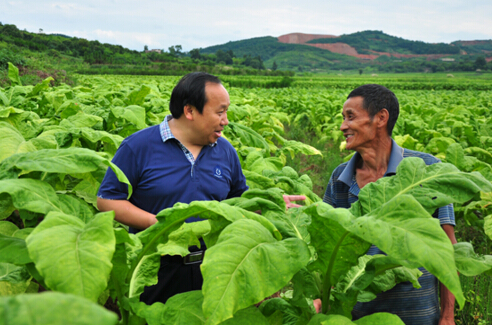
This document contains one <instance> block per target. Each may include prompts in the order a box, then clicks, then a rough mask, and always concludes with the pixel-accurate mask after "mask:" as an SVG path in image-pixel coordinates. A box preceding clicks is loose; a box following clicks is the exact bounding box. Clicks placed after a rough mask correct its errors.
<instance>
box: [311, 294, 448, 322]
mask: <svg viewBox="0 0 492 325" xmlns="http://www.w3.org/2000/svg"><path fill="white" fill-rule="evenodd" d="M313 305H314V309H316V314H319V313H320V312H321V308H322V306H321V299H314V300H313ZM439 325H441V324H439Z"/></svg>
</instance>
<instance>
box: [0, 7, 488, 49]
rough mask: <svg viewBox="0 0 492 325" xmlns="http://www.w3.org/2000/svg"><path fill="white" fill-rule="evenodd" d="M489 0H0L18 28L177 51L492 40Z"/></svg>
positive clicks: (3, 14) (6, 19) (5, 17)
mask: <svg viewBox="0 0 492 325" xmlns="http://www.w3.org/2000/svg"><path fill="white" fill-rule="evenodd" d="M490 17H492V2H491V1H490V0H475V1H464V0H414V1H412V2H408V1H407V2H399V1H394V0H373V1H371V2H368V1H362V0H353V1H351V2H347V3H342V2H340V1H338V0H337V1H336V2H335V1H333V0H325V1H322V0H316V1H304V2H299V1H292V0H286V1H280V0H271V1H264V0H262V1H260V0H252V1H243V2H237V1H230V0H228V1H225V0H209V1H206V2H203V1H201V0H200V1H198V0H189V1H187V2H178V1H169V0H164V1H150V0H141V1H139V2H136V1H130V0H112V1H100V0H98V1H96V0H85V1H81V0H68V1H66V2H63V1H59V0H58V1H49V0H48V1H44V2H39V1H33V0H23V1H9V2H0V21H1V22H2V23H4V24H6V23H8V24H15V25H17V27H18V28H19V29H27V30H29V31H33V32H36V31H38V29H39V28H43V29H44V31H45V33H55V32H57V33H62V34H66V35H71V36H76V37H83V38H87V39H90V40H92V39H97V40H99V41H100V42H103V43H111V44H120V45H123V46H125V47H129V48H132V49H136V50H141V49H143V46H144V45H148V46H149V47H150V48H164V49H167V48H168V47H169V46H171V45H177V44H181V45H182V46H183V49H184V50H191V49H193V48H198V47H207V46H211V45H216V44H222V43H226V42H228V41H235V40H240V39H246V38H252V37H259V36H268V35H269V36H280V35H282V34H287V33H293V32H302V33H315V34H332V35H341V34H349V33H353V32H357V31H363V30H368V29H370V30H382V31H384V32H385V33H387V34H390V35H394V36H399V37H403V38H407V39H411V40H422V41H426V42H451V41H454V40H458V39H460V38H463V37H465V36H466V37H467V39H484V38H488V39H492V19H490Z"/></svg>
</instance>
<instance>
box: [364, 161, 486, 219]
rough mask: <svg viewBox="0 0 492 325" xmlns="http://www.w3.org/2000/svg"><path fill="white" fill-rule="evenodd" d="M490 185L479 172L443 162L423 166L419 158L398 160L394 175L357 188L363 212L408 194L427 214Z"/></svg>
mask: <svg viewBox="0 0 492 325" xmlns="http://www.w3.org/2000/svg"><path fill="white" fill-rule="evenodd" d="M480 191H484V192H490V191H492V184H491V183H490V182H489V181H487V180H486V179H485V178H484V177H483V176H482V175H481V174H479V173H476V172H474V173H464V172H460V171H459V170H458V169H457V168H456V167H455V166H453V165H451V164H446V163H439V164H433V165H430V166H426V165H425V163H424V161H423V160H422V159H420V158H416V157H410V158H405V159H403V160H402V162H401V163H400V165H399V166H398V168H397V171H396V175H394V176H392V177H383V178H380V179H379V180H377V181H376V182H373V183H369V184H367V185H366V186H364V188H363V189H362V190H361V191H360V193H359V202H360V204H361V206H362V209H363V214H367V213H370V212H371V211H373V210H374V209H377V208H378V207H380V206H382V205H383V204H384V203H385V202H388V201H389V200H391V199H392V198H393V197H398V196H400V195H406V194H410V195H412V196H413V197H414V198H415V199H416V200H417V201H418V202H419V203H420V204H421V205H422V206H423V207H424V208H425V209H426V210H427V212H429V213H433V212H434V210H436V209H437V208H439V207H442V206H445V205H447V204H449V203H452V202H457V203H463V202H466V201H468V200H469V199H470V198H472V197H473V196H474V195H475V193H478V192H480Z"/></svg>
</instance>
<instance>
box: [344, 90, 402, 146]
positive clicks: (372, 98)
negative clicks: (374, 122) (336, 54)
mask: <svg viewBox="0 0 492 325" xmlns="http://www.w3.org/2000/svg"><path fill="white" fill-rule="evenodd" d="M359 96H360V97H362V98H363V102H362V108H364V109H365V110H366V111H368V112H369V116H370V117H371V119H372V118H374V116H375V115H376V114H377V113H378V112H379V111H381V110H382V109H383V108H386V110H387V111H388V113H389V119H388V124H387V127H386V130H388V135H390V136H391V134H392V133H393V128H394V127H395V124H396V120H397V119H398V115H399V114H400V104H399V103H398V99H397V98H396V96H395V94H394V93H393V92H392V91H391V90H389V89H388V88H386V87H384V86H381V85H377V84H367V85H362V86H360V87H358V88H356V89H354V90H352V91H351V92H350V94H349V95H348V96H347V99H349V98H352V97H359Z"/></svg>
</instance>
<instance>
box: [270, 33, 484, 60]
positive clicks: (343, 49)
mask: <svg viewBox="0 0 492 325" xmlns="http://www.w3.org/2000/svg"><path fill="white" fill-rule="evenodd" d="M337 37H338V36H336V35H322V34H303V33H291V34H286V35H282V36H279V37H278V41H279V42H280V43H289V44H302V45H309V46H314V47H317V48H320V49H324V50H328V51H330V52H333V53H339V54H346V55H350V56H353V57H356V58H359V59H363V60H374V59H377V58H378V57H380V56H381V55H386V56H388V57H395V58H412V57H426V58H427V59H428V60H434V59H438V58H441V57H444V56H446V55H445V54H420V55H419V54H400V53H388V52H376V51H371V52H372V53H373V54H359V53H358V52H357V50H356V49H355V48H354V47H352V46H350V45H348V44H346V43H341V42H340V43H331V44H329V43H316V44H314V43H307V42H309V41H311V40H315V39H319V38H337ZM461 42H462V43H470V44H468V45H473V44H475V43H477V42H480V41H461ZM487 60H488V59H487Z"/></svg>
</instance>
